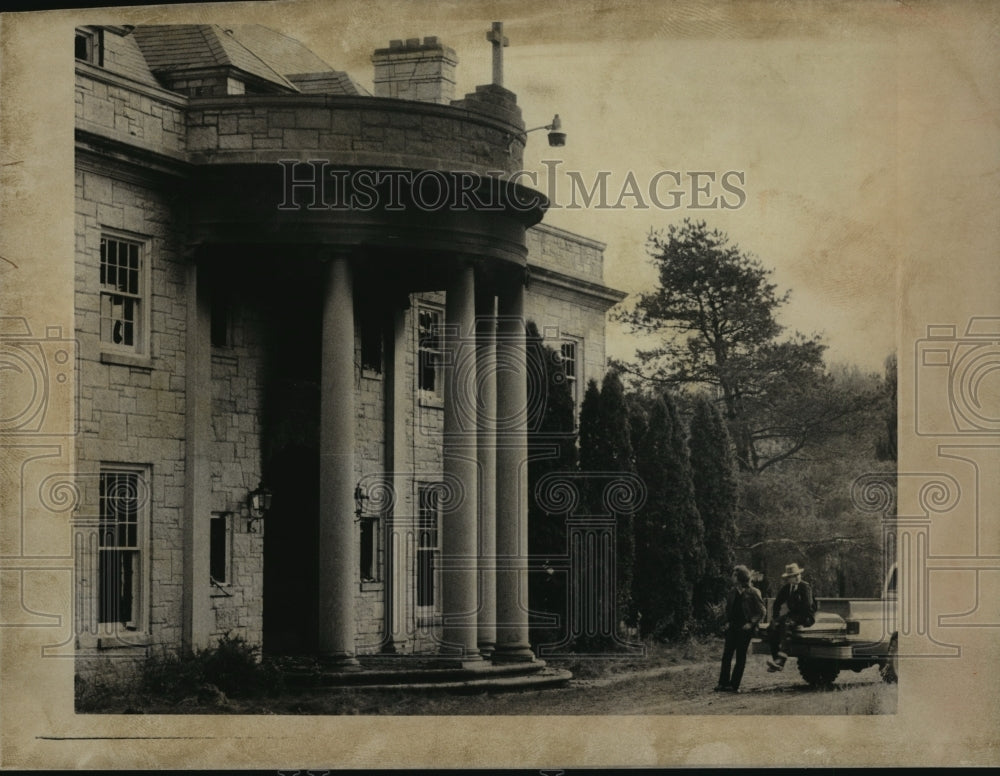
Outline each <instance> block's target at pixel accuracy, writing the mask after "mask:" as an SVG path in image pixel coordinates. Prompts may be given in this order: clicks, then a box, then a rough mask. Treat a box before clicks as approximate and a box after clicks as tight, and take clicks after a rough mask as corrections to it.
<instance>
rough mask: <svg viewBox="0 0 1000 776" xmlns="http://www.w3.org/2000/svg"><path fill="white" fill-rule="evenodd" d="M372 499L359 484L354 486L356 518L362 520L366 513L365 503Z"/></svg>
mask: <svg viewBox="0 0 1000 776" xmlns="http://www.w3.org/2000/svg"><path fill="white" fill-rule="evenodd" d="M370 498H371V496H369V495H368V494H367V493H365V491H364V489H363V488H362V487H361V483H360V482H359V483H358V484H357V485H355V486H354V516H355V517H356V518H358V519H360V518H361V516H362V515H364V513H365V502H366V501H368V500H369V499H370Z"/></svg>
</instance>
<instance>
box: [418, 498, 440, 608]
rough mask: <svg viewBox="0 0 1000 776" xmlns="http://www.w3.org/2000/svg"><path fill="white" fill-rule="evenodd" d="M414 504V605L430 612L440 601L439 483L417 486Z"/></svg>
mask: <svg viewBox="0 0 1000 776" xmlns="http://www.w3.org/2000/svg"><path fill="white" fill-rule="evenodd" d="M417 504H418V509H417V579H416V584H417V606H418V607H420V608H422V609H423V610H424V612H425V613H431V612H433V611H434V610H435V609H436V608H437V606H438V604H439V603H440V601H439V596H438V589H439V587H440V577H439V573H440V572H439V570H438V566H439V561H440V552H441V548H440V545H439V533H438V527H439V524H440V522H439V517H440V492H439V486H438V485H435V484H422V485H420V486H418V493H417Z"/></svg>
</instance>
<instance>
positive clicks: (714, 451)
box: [689, 397, 739, 617]
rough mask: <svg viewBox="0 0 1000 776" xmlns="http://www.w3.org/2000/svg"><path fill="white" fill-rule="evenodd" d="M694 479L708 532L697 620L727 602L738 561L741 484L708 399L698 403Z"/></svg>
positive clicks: (725, 434)
mask: <svg viewBox="0 0 1000 776" xmlns="http://www.w3.org/2000/svg"><path fill="white" fill-rule="evenodd" d="M689 446H690V453H691V479H692V482H693V484H694V495H695V503H696V504H697V506H698V513H699V514H700V515H701V520H702V523H703V525H704V528H705V573H704V574H703V575H702V576H701V580H700V582H699V583H698V584H697V585H696V586H695V590H694V609H695V613H696V616H697V617H705V616H707V614H708V607H709V606H710V605H712V604H718V603H719V602H720V601H722V600H723V599H724V598H725V595H726V590H727V589H728V586H729V576H730V573H731V571H732V568H733V565H734V564H735V562H736V555H735V551H734V545H735V543H736V512H737V506H738V502H739V486H738V483H737V479H736V473H735V462H734V461H733V455H732V450H731V447H730V441H729V433H728V432H727V431H726V424H725V423H724V422H723V420H722V416H721V415H720V414H719V412H718V410H717V409H716V408H715V406H714V405H713V404H712V403H711V402H710V401H708V399H706V398H705V397H699V398H698V400H697V401H696V402H695V405H694V415H693V417H692V418H691V428H690V442H689Z"/></svg>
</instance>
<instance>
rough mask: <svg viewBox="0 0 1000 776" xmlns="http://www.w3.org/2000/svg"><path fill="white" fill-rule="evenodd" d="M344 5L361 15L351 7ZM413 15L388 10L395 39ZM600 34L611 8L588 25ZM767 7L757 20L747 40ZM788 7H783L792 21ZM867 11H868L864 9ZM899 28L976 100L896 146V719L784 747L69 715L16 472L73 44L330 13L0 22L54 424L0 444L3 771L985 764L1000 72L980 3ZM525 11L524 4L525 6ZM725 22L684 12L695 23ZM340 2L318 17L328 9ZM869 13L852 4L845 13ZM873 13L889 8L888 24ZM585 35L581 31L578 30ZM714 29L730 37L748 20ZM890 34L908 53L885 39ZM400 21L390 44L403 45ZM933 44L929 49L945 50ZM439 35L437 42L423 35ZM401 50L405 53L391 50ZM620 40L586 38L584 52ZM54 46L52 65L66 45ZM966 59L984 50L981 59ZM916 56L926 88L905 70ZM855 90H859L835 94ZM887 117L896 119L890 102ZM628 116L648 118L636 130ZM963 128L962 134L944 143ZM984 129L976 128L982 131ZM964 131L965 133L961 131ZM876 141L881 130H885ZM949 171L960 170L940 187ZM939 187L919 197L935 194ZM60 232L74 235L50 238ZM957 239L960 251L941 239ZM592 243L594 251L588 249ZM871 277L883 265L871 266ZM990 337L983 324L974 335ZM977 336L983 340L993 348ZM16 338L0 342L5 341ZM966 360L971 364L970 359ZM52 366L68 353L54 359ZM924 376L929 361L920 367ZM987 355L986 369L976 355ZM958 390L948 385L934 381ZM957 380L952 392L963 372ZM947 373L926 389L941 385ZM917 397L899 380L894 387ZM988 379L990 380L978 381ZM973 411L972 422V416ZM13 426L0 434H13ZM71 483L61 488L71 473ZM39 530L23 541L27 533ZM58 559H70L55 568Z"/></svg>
mask: <svg viewBox="0 0 1000 776" xmlns="http://www.w3.org/2000/svg"><path fill="white" fill-rule="evenodd" d="M343 5H344V6H348V5H350V6H352V8H353V4H351V3H344V4H343ZM420 5H425V6H426V5H427V4H421V3H417V4H415V5H409V4H406V3H401V2H386V3H378V5H377V12H378V13H379V14H382V15H385V14H398V15H399V18H400V19H401V20H404V19H408V18H410V15H412V14H414V13H417V12H418V11H419V6H420ZM479 5H480V6H481V17H482V19H483V20H484V21H486V22H488V21H490V20H491V19H492V18H498V16H497V15H498V14H500V15H503V16H505V17H506V18H507V19H515V18H516V17H517V14H518V8H519V7H520V5H519V3H518V2H510V3H499V4H490V3H479ZM595 5H598V6H601V7H602V8H603V9H605V10H607V11H608V12H612V11H613V10H614V8H615V6H616V5H617V4H616V3H596V4H595ZM774 5H776V4H774V3H766V2H761V3H751V4H748V5H747V7H746V8H747V10H746V11H745V12H744V13H745V14H746V17H745V18H746V21H747V23H748V24H749V23H750V21H751V20H752V18H753V17H754V15H755V14H757V13H763V12H766V11H768V10H769V9H770V10H772V11H773V6H774ZM782 5H784V6H787V4H782ZM876 5H879V4H876ZM882 5H883V6H890V5H891V6H893V8H894V9H896V10H897V11H898V12H899V14H901V15H905V18H900V20H899V21H898V22H895V21H892V22H890V23H889V25H890V26H887V27H886V28H884V29H883V30H882V32H881V33H880V34H883V35H884V39H885V45H887V46H894V47H896V48H897V51H898V57H899V59H898V61H899V63H900V68H901V70H900V73H899V76H898V77H899V78H900V80H901V81H905V82H906V84H907V85H908V86H909V87H910V88H912V87H913V86H914V83H913V82H914V80H916V79H924V80H925V81H926V83H925V87H926V89H927V90H928V91H930V92H934V91H935V90H942V91H947V90H948V89H949V88H953V87H954V83H955V79H965V81H963V83H966V84H971V87H970V88H971V89H972V90H973V91H974V92H977V93H978V94H979V95H980V100H981V106H982V111H981V114H980V115H979V116H978V117H972V118H970V117H969V116H959V117H956V116H952V115H949V114H948V113H946V112H942V114H941V115H940V116H938V117H937V118H938V124H937V125H935V126H925V127H893V128H891V129H892V130H893V131H896V132H897V133H898V140H897V143H898V148H899V150H898V158H897V159H896V168H895V170H894V173H895V174H896V175H897V196H898V202H897V204H896V207H895V212H896V221H895V223H891V224H887V225H886V230H887V233H888V234H889V239H891V240H894V241H895V245H896V249H897V253H896V255H897V262H898V263H897V265H896V267H895V268H894V271H895V276H896V288H897V297H896V298H895V299H887V300H886V302H885V303H886V304H887V305H891V306H893V307H894V309H895V317H896V321H897V339H896V345H897V353H898V356H899V374H900V378H901V379H900V387H899V391H900V395H899V428H900V440H899V441H900V445H899V446H900V458H899V473H900V480H899V481H900V507H899V515H900V528H901V529H903V530H904V532H905V534H906V542H907V547H906V552H908V553H909V555H908V556H907V557H908V558H909V559H910V561H909V562H911V563H912V567H911V569H912V575H911V577H910V580H911V585H912V586H911V588H910V589H908V591H906V592H905V593H904V594H908V595H909V596H910V600H911V601H912V602H913V605H914V607H915V608H913V610H912V612H913V617H914V620H913V622H912V627H911V629H910V630H909V631H908V635H906V636H905V637H904V638H903V639H902V640H901V657H902V658H903V659H904V661H905V667H904V670H903V674H904V676H903V678H902V679H901V681H900V684H899V704H898V711H897V713H896V714H894V715H884V716H878V717H850V718H848V717H837V718H817V717H797V718H796V720H795V721H796V725H797V728H798V733H797V734H796V740H794V741H789V740H787V738H786V737H785V736H783V735H772V729H773V727H774V726H775V725H776V724H777V722H781V723H782V724H784V723H787V722H788V720H787V718H785V717H778V718H775V717H738V716H716V717H680V716H670V717H645V716H634V717H623V716H616V717H573V718H568V719H562V718H558V717H540V716H538V717H464V718H435V717H428V718H414V717H388V716H380V717H377V718H349V717H308V716H303V717H281V718H277V717H266V718H264V717H236V716H224V715H223V716H218V717H216V716H212V717H209V716H184V715H178V716H169V717H168V716H145V715H143V716H138V715H136V716H129V717H127V718H124V717H119V716H100V715H96V716H93V715H76V714H74V713H73V654H74V645H73V634H72V625H71V623H72V619H71V617H70V596H71V586H72V563H71V558H72V550H71V548H70V547H69V546H68V544H67V542H68V537H69V531H68V530H67V526H66V523H65V520H64V518H66V515H65V514H64V513H62V512H60V511H59V507H60V503H61V502H60V501H59V499H60V498H65V497H66V494H60V493H58V492H55V493H53V494H51V501H50V503H49V505H48V506H49V507H50V510H51V511H50V513H49V515H48V517H47V518H45V517H42V518H39V517H38V516H37V515H36V514H35V513H31V512H28V511H26V507H25V503H26V502H25V497H24V493H23V483H22V482H21V477H22V472H23V471H24V464H25V462H27V461H36V462H37V461H45V462H46V463H45V464H43V465H41V466H39V467H35V468H34V469H33V471H43V472H45V473H47V474H51V473H55V472H58V471H66V470H72V469H71V467H72V465H73V460H72V456H73V453H72V447H73V443H72V438H73V399H72V396H73V394H72V386H73V372H72V365H73V362H74V358H75V356H74V351H73V346H72V332H73V330H74V322H73V304H72V298H73V288H74V271H73V263H72V262H71V261H69V260H68V259H67V258H66V257H70V256H72V255H73V252H74V242H73V232H74V230H73V219H72V213H73V176H72V171H73V79H72V72H73V68H72V51H71V48H70V46H69V45H68V43H67V42H68V41H69V40H71V36H72V30H73V28H74V26H76V25H77V24H79V23H84V22H92V23H97V22H106V23H122V22H123V20H126V19H127V20H128V21H135V22H138V21H145V22H151V21H157V22H162V23H171V22H182V21H189V20H197V21H199V22H203V21H212V22H215V21H222V20H224V19H225V18H227V17H232V16H233V15H237V14H238V15H239V16H240V18H241V20H250V19H252V20H254V21H258V22H260V23H263V24H270V25H276V24H277V23H278V22H279V20H280V19H281V18H282V17H283V16H284V15H292V17H293V18H295V19H296V24H305V23H306V21H305V20H306V19H309V20H315V19H316V18H318V17H319V16H320V15H321V14H322V13H323V6H322V5H321V4H320V3H318V2H310V1H309V0H299V1H298V2H277V3H256V4H255V3H234V4H226V5H225V6H224V5H222V4H214V5H213V4H210V5H205V6H164V7H162V8H158V7H155V6H150V7H144V8H131V9H126V8H118V9H107V10H97V9H87V10H75V11H52V12H40V13H32V14H18V15H8V16H5V17H3V18H2V20H0V43H2V48H3V54H2V65H3V68H2V70H0V99H2V105H3V112H2V115H0V149H2V158H0V165H3V167H2V173H3V188H2V197H3V200H2V202H0V204H2V209H0V218H2V234H3V237H2V241H0V255H2V259H0V264H2V265H3V266H2V267H0V273H2V274H0V283H2V284H3V285H2V288H0V303H2V308H0V313H2V315H3V316H4V317H5V318H12V319H22V320H23V321H24V326H25V327H26V328H24V329H23V330H22V331H20V333H18V334H17V335H16V336H18V337H20V338H22V339H24V338H32V339H33V340H37V342H38V343H39V348H40V352H41V353H43V357H44V358H49V355H51V358H52V360H51V362H48V361H47V362H46V363H47V364H50V366H49V367H47V368H48V372H47V373H46V374H47V375H48V378H51V379H50V381H49V382H47V383H46V385H45V387H44V390H45V391H47V392H48V393H47V394H46V396H45V401H46V402H48V408H49V411H48V413H47V414H46V415H45V418H44V422H45V424H47V425H44V426H42V427H38V428H34V427H33V428H31V429H30V431H31V433H27V434H11V433H7V434H0V454H2V456H3V466H2V470H0V473H2V476H3V482H2V483H0V515H2V522H3V525H2V539H3V544H2V552H0V555H2V559H0V604H2V607H0V682H2V693H3V708H2V709H0V724H2V729H0V734H2V749H0V758H2V761H0V764H2V765H3V767H39V766H44V767H54V768H70V767H84V768H99V767H110V768H116V767H119V768H120V767H128V766H135V765H138V764H142V765H144V766H157V767H188V768H193V767H199V768H235V767H257V768H279V767H284V768H287V767H296V768H324V767H325V768H334V767H337V768H346V767H407V768H410V767H453V768H454V767H463V766H464V767H557V766H559V767H572V766H615V765H617V766H651V765H661V766H668V765H675V766H695V765H701V766H707V765H712V766H721V765H800V766H801V765H803V764H811V765H816V766H825V765H838V766H847V765H931V764H959V763H966V764H977V765H980V764H997V763H998V754H997V751H998V748H997V744H998V741H997V738H998V736H997V733H996V729H997V719H996V717H995V714H996V709H997V703H998V698H1000V675H998V674H997V673H996V672H995V670H991V669H992V667H993V666H995V665H996V663H997V657H998V656H1000V647H998V644H1000V638H998V636H1000V615H998V614H997V612H996V610H995V606H994V607H993V608H992V609H991V607H990V606H989V605H988V602H990V601H995V600H997V599H998V598H1000V527H998V524H997V518H996V515H995V509H996V505H997V495H998V493H997V489H998V487H1000V486H998V484H997V482H996V478H995V476H993V475H991V472H995V471H996V470H997V462H998V459H1000V456H998V450H1000V429H998V428H997V426H996V424H995V420H996V412H995V410H994V411H993V413H992V414H990V412H991V411H990V408H988V407H986V408H979V409H980V410H981V412H980V414H978V415H977V414H976V413H974V412H973V413H971V414H970V413H969V412H966V411H965V410H966V408H967V407H968V396H967V395H966V394H963V391H964V390H965V387H964V386H967V385H969V384H970V383H969V382H968V381H970V380H975V379H977V378H976V375H980V374H982V373H983V370H986V374H989V372H990V370H995V369H996V368H997V363H998V361H1000V358H998V356H997V353H998V352H997V350H996V341H997V339H998V337H996V336H991V331H992V334H996V331H995V330H991V329H990V328H989V326H990V322H991V321H992V323H996V322H997V321H996V316H997V315H998V314H1000V292H998V291H997V290H996V288H997V285H998V284H997V282H996V279H997V274H998V273H997V270H996V258H997V255H998V253H1000V231H998V230H997V228H996V227H995V226H994V222H995V221H996V218H995V210H996V206H997V204H998V202H997V199H998V198H997V193H998V184H997V181H996V170H997V168H998V164H997V163H998V161H1000V155H998V154H997V153H996V152H995V150H994V153H993V155H992V156H987V157H986V158H971V159H970V158H968V157H967V156H966V155H964V154H963V147H962V138H963V137H964V136H965V135H964V133H965V132H966V131H971V132H973V133H982V136H985V137H988V138H992V139H993V141H994V143H993V148H994V149H995V148H996V147H998V146H1000V144H998V143H997V142H996V139H997V136H998V134H1000V130H998V129H997V111H998V109H1000V80H998V79H997V77H996V73H997V72H1000V57H998V54H997V49H998V47H996V46H995V45H994V46H993V47H992V48H989V47H986V46H982V47H981V48H978V46H979V45H980V43H981V42H982V40H983V36H979V37H972V38H970V40H973V41H975V44H971V43H970V44H969V45H970V48H968V49H966V50H959V49H958V48H956V44H957V42H958V41H960V40H962V39H963V33H966V32H970V31H972V30H973V29H976V28H979V27H985V28H987V29H990V28H992V30H993V31H994V36H993V38H992V40H993V43H994V44H995V43H996V35H995V32H996V30H997V29H1000V11H998V9H997V8H996V7H995V6H993V5H990V4H988V3H958V2H926V3H915V4H913V5H912V6H904V5H903V4H895V3H886V4H882ZM524 6H525V7H527V6H528V4H527V3H525V4H524ZM723 6H724V7H725V8H726V9H729V10H730V11H731V10H732V6H731V5H730V4H723V3H711V2H704V3H691V4H684V5H683V6H682V8H681V10H682V11H683V12H685V13H690V14H698V13H703V14H716V13H718V12H719V9H720V7H723ZM793 6H794V10H795V12H796V16H797V17H798V21H799V22H800V23H802V24H804V25H805V24H821V23H823V22H830V23H834V24H835V23H836V20H837V19H839V18H840V17H839V14H841V13H843V8H842V7H841V8H838V7H837V6H836V4H832V3H826V2H821V3H816V4H793ZM337 7H338V3H332V4H330V5H329V6H327V9H328V10H329V9H330V8H337ZM857 7H858V8H860V5H858V6H857ZM883 10H884V8H883ZM581 23H582V24H583V23H584V22H581ZM720 24H723V25H726V24H729V25H735V26H734V27H733V29H734V30H738V29H739V12H736V13H733V14H731V15H729V16H728V17H727V18H726V19H725V21H720ZM892 24H898V25H899V28H898V31H897V29H896V28H894V27H892V26H891V25H892ZM411 26H413V25H412V23H411V22H409V21H408V22H407V23H406V24H403V23H401V27H406V28H409V27H411ZM936 29H937V31H935V30H936ZM423 32H426V33H427V34H433V30H424V31H423ZM400 34H403V33H402V32H401V33H400ZM607 34H610V33H608V32H607V31H606V30H604V31H600V30H599V31H596V32H595V33H594V35H595V37H598V38H599V37H600V36H601V35H607ZM64 43H66V45H64ZM973 45H975V46H977V47H972V46H973ZM924 55H927V56H928V57H929V58H930V59H931V60H932V61H933V62H935V63H936V66H940V65H941V63H948V62H951V63H952V66H953V69H947V70H946V69H942V70H941V71H934V70H930V69H928V70H926V71H921V72H920V73H919V74H918V75H912V74H907V73H906V72H905V71H904V69H903V68H905V67H906V66H907V65H908V64H913V63H914V62H915V61H917V60H918V59H920V58H921V57H923V56H924ZM844 88H845V89H849V88H852V85H849V84H845V85H844ZM898 98H899V99H906V95H905V93H903V92H902V91H901V93H900V95H898ZM637 110H642V108H641V107H638V108H637ZM959 122H963V124H962V126H961V127H959V128H957V129H956V126H957V123H959ZM976 122H978V124H977V123H976ZM967 124H974V125H975V126H973V127H972V128H967V127H966V125H967ZM887 129H888V128H887ZM949 165H950V166H949ZM929 175H932V176H934V180H933V182H931V181H929V180H928V176H929ZM64 214H65V215H64ZM958 235H962V240H961V241H957V240H956V239H955V238H956V237H957V236H958ZM596 236H597V237H600V235H596ZM879 258H880V257H876V256H873V257H872V261H873V262H876V261H878V260H879ZM984 322H985V323H984ZM984 326H985V328H984ZM5 334H7V332H5ZM970 353H971V354H972V355H971V356H970V355H969V354H970ZM56 354H59V355H58V357H57V355H56ZM928 354H930V355H928ZM980 355H981V356H982V358H981V359H980V357H979V356H980ZM942 367H944V371H945V372H947V375H948V377H946V378H945V379H944V382H943V383H942V382H941V379H940V377H939V376H938V375H939V374H940V373H941V368H942ZM959 367H961V368H962V369H964V370H965V371H961V372H960V373H959ZM935 370H937V371H935ZM904 375H905V376H907V379H904V378H903V376H904ZM986 379H988V378H986ZM973 405H974V402H973ZM5 417H6V416H5ZM66 467H70V468H69V469H67V468H66ZM29 523H30V525H29ZM52 547H58V548H60V551H57V552H51V551H50V548H52Z"/></svg>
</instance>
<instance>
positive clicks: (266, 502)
mask: <svg viewBox="0 0 1000 776" xmlns="http://www.w3.org/2000/svg"><path fill="white" fill-rule="evenodd" d="M271 496H272V493H271V491H270V490H268V489H267V488H265V487H264V483H263V482H259V483H257V488H256V489H255V490H252V491H250V493H249V494H247V512H249V515H248V517H247V530H248V531H249V532H250V533H257V529H256V528H255V527H254V523H256V522H257V521H258V520H263V519H264V516H265V515H266V514H267V513H268V512H269V511H270V509H271Z"/></svg>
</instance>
